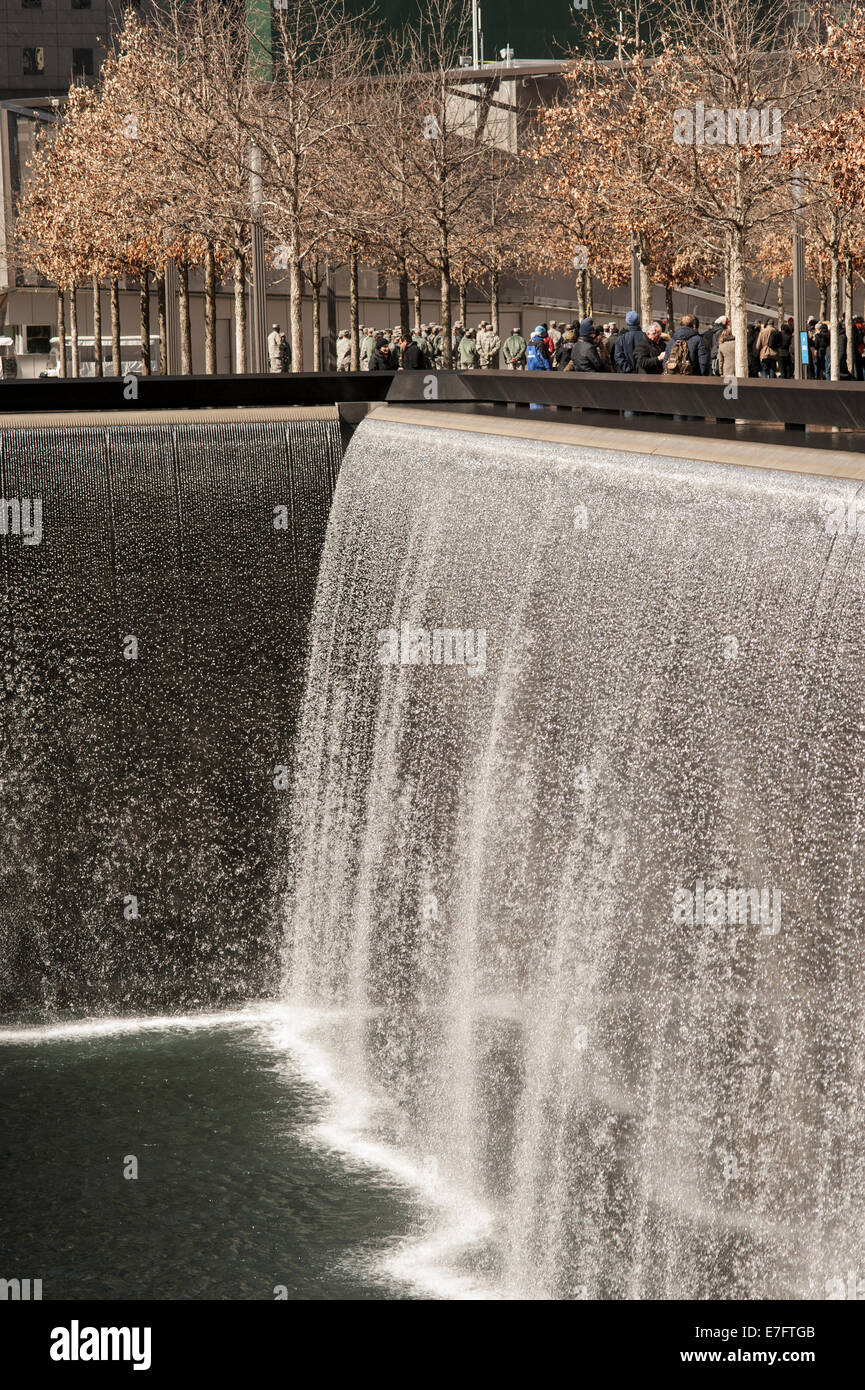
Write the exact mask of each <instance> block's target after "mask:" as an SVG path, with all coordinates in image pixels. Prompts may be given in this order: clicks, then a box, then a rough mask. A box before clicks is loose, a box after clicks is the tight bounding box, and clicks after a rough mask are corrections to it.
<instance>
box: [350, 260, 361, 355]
mask: <svg viewBox="0 0 865 1390" xmlns="http://www.w3.org/2000/svg"><path fill="white" fill-rule="evenodd" d="M358 260H359V252H358V245H357V242H356V241H354V240H352V241H351V242H350V243H349V248H348V327H349V335H350V337H351V370H352V371H353V372H359V371H360V314H359V312H358V293H357V281H358Z"/></svg>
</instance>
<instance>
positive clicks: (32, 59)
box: [22, 48, 45, 77]
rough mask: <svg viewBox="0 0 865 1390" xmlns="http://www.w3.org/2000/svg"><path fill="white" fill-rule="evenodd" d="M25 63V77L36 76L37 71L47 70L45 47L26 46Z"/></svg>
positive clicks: (23, 69)
mask: <svg viewBox="0 0 865 1390" xmlns="http://www.w3.org/2000/svg"><path fill="white" fill-rule="evenodd" d="M23 51H24V65H23V68H22V71H23V73H24V76H25V77H34V76H35V75H36V74H37V73H40V72H44V71H45V49H44V48H25V49H24V50H23Z"/></svg>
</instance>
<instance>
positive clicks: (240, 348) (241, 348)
mask: <svg viewBox="0 0 865 1390" xmlns="http://www.w3.org/2000/svg"><path fill="white" fill-rule="evenodd" d="M234 370H235V371H236V372H245V371H246V262H245V260H244V257H243V252H242V251H238V250H237V248H235V252H234Z"/></svg>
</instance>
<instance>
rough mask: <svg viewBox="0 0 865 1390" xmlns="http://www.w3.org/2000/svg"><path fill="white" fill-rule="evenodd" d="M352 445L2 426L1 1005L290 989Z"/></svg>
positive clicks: (223, 419) (241, 421) (37, 1007)
mask: <svg viewBox="0 0 865 1390" xmlns="http://www.w3.org/2000/svg"><path fill="white" fill-rule="evenodd" d="M119 394H120V388H119V386H118V396H119ZM341 455H342V443H341V438H340V425H339V420H338V418H337V415H336V412H335V411H333V410H329V411H322V410H311V411H271V412H269V413H268V414H267V416H266V417H265V418H264V419H262V418H260V417H258V418H257V414H256V412H253V411H245V412H237V411H234V412H208V413H207V414H206V415H205V414H203V413H198V414H194V413H193V414H190V413H182V412H178V413H177V414H176V415H175V416H174V417H172V418H168V417H166V416H165V415H162V416H159V417H153V416H151V417H148V418H146V422H143V421H142V418H141V417H137V418H135V419H129V418H128V417H127V418H123V416H122V415H121V414H119V413H118V414H117V415H115V416H113V417H107V418H106V417H104V416H103V417H99V416H96V417H89V422H88V420H87V419H85V421H82V420H81V418H80V417H75V416H72V417H70V419H69V421H68V423H67V422H64V421H62V418H58V417H53V421H52V422H51V423H49V422H46V421H40V420H34V421H32V422H31V421H27V422H24V421H19V422H18V423H17V424H16V423H13V422H10V421H9V420H8V418H7V419H5V420H3V421H2V422H0V493H2V498H3V499H4V503H3V534H2V540H0V549H2V566H3V570H2V580H3V582H2V586H0V624H2V633H3V641H2V646H3V655H2V663H3V739H2V746H0V793H2V806H3V814H2V817H0V959H2V964H3V969H2V973H0V1012H9V1013H11V1014H12V1015H13V1016H14V1017H17V1018H20V1017H21V1016H22V1014H29V1015H31V1016H34V1017H37V1018H38V1017H41V1016H43V1015H44V1013H46V1012H47V1013H48V1014H49V1016H51V1014H52V1013H54V1012H56V1011H57V1010H61V1011H64V1010H66V1011H68V1010H77V1011H79V1012H80V1011H82V1010H93V1011H98V1012H105V1011H106V1010H112V1011H117V1010H118V1009H120V1010H123V1009H129V1008H135V1007H138V1008H141V1007H145V1008H153V1007H154V1006H157V1007H159V1008H163V1007H165V1006H173V1007H177V1006H179V1005H186V1006H196V1005H197V1006H201V1005H202V1004H208V1005H212V1004H214V1003H218V1002H220V1001H226V1000H232V999H238V998H246V997H249V995H250V994H253V995H254V994H256V993H258V992H261V991H262V989H264V988H266V987H267V982H268V981H269V980H272V978H273V970H274V964H275V956H274V928H275V926H276V907H277V904H278V902H279V897H280V891H281V888H280V885H279V882H278V873H279V868H278V861H279V855H278V844H277V841H276V832H275V825H276V819H277V808H278V805H279V801H280V797H282V796H284V795H285V794H286V793H285V792H284V791H282V790H281V789H280V787H279V786H278V782H279V779H280V778H283V779H284V780H286V783H287V784H288V780H289V774H288V773H286V772H281V773H280V772H278V771H277V768H279V767H289V766H290V764H291V746H292V739H293V732H294V723H295V719H296V715H297V709H298V707H299V704H300V700H301V697H302V691H303V664H304V659H305V656H306V642H307V635H308V623H309V615H310V612H311V608H312V599H313V593H314V589H315V580H316V574H317V569H318V561H319V556H320V552H321V546H322V543H323V540H324V532H325V527H326V523H327V514H328V509H329V506H330V500H331V496H332V492H333V486H334V483H335V479H336V474H337V472H338V469H339V464H340V460H341ZM36 501H38V502H39V504H40V507H41V513H39V515H40V517H41V522H40V524H41V534H40V535H39V536H38V538H37V537H36V535H35V532H34V534H32V535H30V536H27V535H26V534H25V533H24V530H23V529H17V528H21V527H22V526H23V522H22V517H26V518H27V519H28V523H29V521H30V520H32V517H33V515H35V513H34V512H33V506H34V505H35V502H36ZM7 504H8V505H7ZM268 972H271V973H270V974H269V973H268ZM270 987H272V984H271V986H270Z"/></svg>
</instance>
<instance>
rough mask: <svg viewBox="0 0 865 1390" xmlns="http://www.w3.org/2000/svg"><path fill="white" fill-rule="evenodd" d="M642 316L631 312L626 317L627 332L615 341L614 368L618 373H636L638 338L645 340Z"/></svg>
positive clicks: (620, 334) (619, 335)
mask: <svg viewBox="0 0 865 1390" xmlns="http://www.w3.org/2000/svg"><path fill="white" fill-rule="evenodd" d="M645 336H646V335H645V333H644V332H643V327H642V324H641V323H640V315H639V314H638V313H636V312H635V310H633V309H632V310H631V311H630V313H628V314H626V315H625V331H624V333H619V334H618V336H617V337H615V338H614V339H613V366H614V368H615V370H616V371H617V372H635V371H636V370H637V364H636V362H635V360H634V347H635V344H636V341H637V338H644V337H645Z"/></svg>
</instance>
